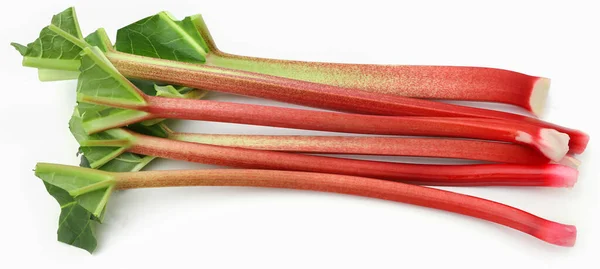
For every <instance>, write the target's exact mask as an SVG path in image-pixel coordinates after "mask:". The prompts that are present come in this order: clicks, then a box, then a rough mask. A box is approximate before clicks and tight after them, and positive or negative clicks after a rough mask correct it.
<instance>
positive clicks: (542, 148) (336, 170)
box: [12, 8, 589, 252]
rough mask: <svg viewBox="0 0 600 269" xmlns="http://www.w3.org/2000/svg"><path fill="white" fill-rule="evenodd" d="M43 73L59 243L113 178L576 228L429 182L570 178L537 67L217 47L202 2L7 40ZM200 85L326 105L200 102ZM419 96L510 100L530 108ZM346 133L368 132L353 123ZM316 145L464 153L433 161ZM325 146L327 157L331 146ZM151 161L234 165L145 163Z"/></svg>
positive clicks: (90, 216) (87, 235)
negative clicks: (357, 200) (62, 156)
mask: <svg viewBox="0 0 600 269" xmlns="http://www.w3.org/2000/svg"><path fill="white" fill-rule="evenodd" d="M12 45H13V46H14V47H15V48H16V49H17V50H18V51H19V52H20V53H21V54H22V56H23V65H24V66H28V67H33V68H37V69H38V74H39V79H40V80H42V81H56V80H69V79H77V80H78V83H77V89H76V92H77V105H76V107H75V109H74V112H73V116H72V118H71V120H70V124H69V125H70V126H69V127H70V130H71V132H72V134H73V136H74V137H75V139H76V140H77V142H78V143H79V145H80V148H79V152H80V153H81V154H82V162H81V164H80V166H79V167H78V166H66V165H59V164H50V163H38V164H37V166H36V168H35V175H36V176H37V177H39V178H41V179H42V181H43V183H44V185H45V187H46V189H47V191H48V192H49V193H50V194H51V195H52V196H53V197H54V198H56V200H57V201H58V203H59V204H60V207H61V214H60V220H59V226H58V240H59V241H61V242H65V243H67V244H71V245H73V246H76V247H80V248H83V249H86V250H87V251H89V252H92V251H93V250H94V249H95V248H96V237H95V234H94V224H95V223H101V222H102V220H103V217H104V215H105V212H106V206H107V202H108V199H109V197H110V195H111V193H112V192H113V191H117V190H124V189H131V188H149V187H171V186H249V187H266V188H287V189H299V190H311V191H321V192H333V193H341V194H350V195H358V196H365V197H372V198H377V199H385V200H391V201H397V202H402V203H408V204H414V205H419V206H424V207H429V208H435V209H439V210H445V211H450V212H455V213H458V214H463V215H467V216H471V217H475V218H479V219H482V220H487V221H490V222H495V223H497V224H500V225H504V226H507V227H510V228H513V229H516V230H519V231H521V232H523V233H527V234H529V235H532V236H533V237H536V238H538V239H541V240H543V241H546V242H548V243H551V244H555V245H559V246H573V245H574V243H575V238H576V229H575V227H574V226H572V225H566V224H561V223H557V222H553V221H550V220H546V219H543V218H541V217H538V216H535V215H533V214H530V213H527V212H525V211H522V210H519V209H516V208H514V207H510V206H508V205H504V204H501V203H497V202H494V201H490V200H486V199H482V198H478V197H473V196H468V195H463V194H459V193H454V192H450V191H445V190H440V189H436V188H432V187H429V186H514V187H521V188H522V187H558V188H562V187H572V186H573V185H574V183H575V182H576V179H577V175H578V172H577V166H578V165H579V161H578V160H577V159H576V158H575V155H576V154H580V153H582V152H583V151H584V150H585V148H586V145H587V143H588V140H589V137H588V136H587V135H586V134H585V133H583V132H581V131H578V130H574V129H569V128H566V127H562V126H558V125H555V124H552V123H548V122H545V121H542V120H540V119H538V118H537V117H536V116H538V115H540V113H541V112H542V110H543V108H544V103H545V99H546V96H547V93H548V89H549V87H550V82H549V80H548V79H546V78H542V77H534V76H529V75H525V74H521V73H517V72H513V71H507V70H501V69H494V68H482V67H457V66H401V65H367V64H335V63H315V62H301V61H286V60H273V59H263V58H253V57H245V56H237V55H232V54H228V53H224V52H222V51H219V50H218V49H217V47H216V46H215V43H214V41H213V39H212V38H211V36H210V33H209V32H208V28H207V27H206V24H205V23H204V21H203V19H202V17H201V16H200V15H194V16H190V17H186V18H184V19H183V20H181V21H178V20H175V19H174V18H173V17H172V16H170V15H169V14H168V13H166V12H161V13H158V14H156V15H153V16H150V17H147V18H144V19H141V20H139V21H137V22H134V23H132V24H130V25H127V26H125V27H123V28H121V29H119V30H118V32H117V37H116V41H115V42H114V43H112V42H111V40H110V39H109V37H108V36H107V34H106V32H105V31H104V30H103V29H98V30H96V31H95V32H93V33H91V34H89V35H88V36H86V37H84V36H83V35H82V32H81V30H80V27H79V24H78V21H77V16H76V15H75V11H74V9H73V8H69V9H67V10H65V11H63V12H61V13H59V14H57V15H55V16H54V17H53V18H52V22H51V24H50V25H48V26H47V27H45V28H43V29H42V31H41V33H40V35H39V38H38V39H36V40H35V41H34V42H32V43H30V44H28V45H27V46H25V45H20V44H16V43H13V44H12ZM206 91H218V92H224V93H231V94H236V95H245V96H252V97H259V98H265V99H271V100H276V101H281V102H286V103H292V104H298V105H304V106H309V107H315V108H321V109H323V110H308V109H293V108H287V107H275V106H263V105H250V104H241V103H230V102H220V101H210V100H202V97H203V96H204V94H205V93H206ZM429 99H446V100H469V101H486V102H498V103H506V104H512V105H516V106H520V107H522V108H524V109H526V110H528V111H529V112H531V114H532V116H531V117H528V116H522V115H517V114H511V113H507V112H501V111H495V110H487V109H481V108H474V107H466V106H460V105H454V104H448V103H443V102H436V101H430V100H429ZM165 119H179V120H196V121H215V122H225V123H235V124H250V125H261V126H272V127H280V128H293V129H303V130H317V131H328V132H336V133H338V134H336V135H333V136H300V135H294V136H290V135H288V136H276V135H243V134H240V135H235V134H196V133H179V132H176V131H173V130H171V129H170V128H169V127H168V126H167V123H168V122H165V121H164V120H165ZM343 133H355V134H368V135H370V136H365V135H363V136H349V135H344V134H343ZM315 153H327V154H358V155H361V154H362V155H381V156H419V157H436V158H452V159H468V160H473V161H475V162H474V163H473V164H462V165H461V164H445V165H432V164H420V163H397V162H381V161H366V160H357V159H348V158H342V157H324V156H318V155H314V154H315ZM333 156H335V155H333ZM155 158H169V159H176V160H182V161H188V162H198V163H204V164H214V165H222V166H227V167H233V168H240V169H204V170H181V171H174V170H167V171H140V170H142V169H143V168H144V166H146V165H147V164H148V163H149V162H151V161H152V160H153V159H155Z"/></svg>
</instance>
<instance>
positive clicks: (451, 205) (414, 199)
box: [116, 169, 577, 246]
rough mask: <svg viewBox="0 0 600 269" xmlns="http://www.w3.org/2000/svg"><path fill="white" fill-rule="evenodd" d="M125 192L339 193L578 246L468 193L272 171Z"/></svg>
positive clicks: (176, 180)
mask: <svg viewBox="0 0 600 269" xmlns="http://www.w3.org/2000/svg"><path fill="white" fill-rule="evenodd" d="M116 186H117V188H119V189H132V188H149V187H170V186H245V187H264V188H283V189H297V190H311V191H321V192H333V193H341V194H349V195H357V196H364V197H371V198H377V199H383V200H389V201H395V202H401V203H407V204H413V205H418V206H423V207H429V208H434V209H439V210H444V211H449V212H454V213H458V214H462V215H467V216H471V217H475V218H479V219H483V220H487V221H491V222H494V223H498V224H500V225H504V226H508V227H510V228H513V229H516V230H519V231H521V232H524V233H527V234H530V235H532V236H534V237H537V238H539V239H541V240H543V241H546V242H548V243H551V244H555V245H559V246H573V245H574V244H575V239H576V235H577V229H576V228H575V226H572V225H565V224H560V223H556V222H553V221H549V220H546V219H543V218H540V217H538V216H535V215H532V214H530V213H527V212H525V211H523V210H519V209H517V208H514V207H510V206H507V205H504V204H501V203H497V202H493V201H490V200H486V199H481V198H477V197H473V196H468V195H464V194H459V193H454V192H449V191H444V190H438V189H434V188H427V187H422V186H415V185H410V184H402V183H398V182H389V181H384V180H376V179H370V178H363V177H353V176H343V175H333V174H319V173H306V172H290V171H269V170H243V169H242V170H238V169H236V170H230V169H229V170H227V169H219V170H183V171H145V172H135V173H123V174H118V179H117V181H116Z"/></svg>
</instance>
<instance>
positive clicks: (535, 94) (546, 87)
mask: <svg viewBox="0 0 600 269" xmlns="http://www.w3.org/2000/svg"><path fill="white" fill-rule="evenodd" d="M549 91H550V79H548V78H539V79H538V80H537V81H536V82H535V83H534V84H533V89H532V90H531V96H530V97H529V106H530V108H531V112H532V113H533V114H534V115H536V116H538V117H539V116H541V115H542V114H543V113H544V108H545V107H546V100H547V99H548V92H549Z"/></svg>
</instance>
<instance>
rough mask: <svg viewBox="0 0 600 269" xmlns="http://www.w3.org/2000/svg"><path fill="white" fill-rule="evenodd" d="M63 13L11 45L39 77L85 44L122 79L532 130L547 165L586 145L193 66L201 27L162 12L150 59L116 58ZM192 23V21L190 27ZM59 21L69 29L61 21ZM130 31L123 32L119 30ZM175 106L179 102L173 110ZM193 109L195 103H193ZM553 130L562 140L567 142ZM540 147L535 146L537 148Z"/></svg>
mask: <svg viewBox="0 0 600 269" xmlns="http://www.w3.org/2000/svg"><path fill="white" fill-rule="evenodd" d="M65 12H67V14H62V13H61V14H59V15H57V16H58V18H60V19H56V21H61V24H60V25H58V24H56V23H55V24H51V25H49V26H48V27H47V28H44V30H42V34H41V36H42V37H44V38H40V39H38V40H36V42H33V43H31V44H30V45H29V46H27V47H25V46H21V45H17V44H15V47H17V48H18V49H19V51H20V52H21V53H22V54H23V55H24V61H23V62H24V65H26V66H32V67H37V68H39V69H40V70H41V71H40V74H47V70H48V69H52V70H62V71H64V72H69V74H71V75H73V74H76V73H77V72H78V70H79V67H80V64H81V60H80V57H81V56H80V54H81V52H82V51H83V50H85V49H86V48H89V47H90V44H89V43H93V44H94V45H96V46H98V47H99V48H100V49H101V50H103V51H104V55H103V56H102V58H103V61H107V62H110V64H111V65H112V67H111V68H115V69H116V70H118V72H120V73H121V74H123V75H125V76H126V77H128V78H134V79H144V80H152V81H160V82H165V83H172V84H175V85H183V86H188V87H192V88H199V89H207V90H216V91H222V92H228V93H234V94H241V95H249V96H255V97H261V98H267V99H273V100H278V101H283V102H289V103H296V104H301V105H307V106H313V107H319V108H326V109H333V110H340V111H347V112H355V113H362V114H372V115H393V116H402V115H404V116H406V115H409V116H428V117H470V118H483V119H485V118H488V119H497V120H501V121H504V122H505V124H514V125H515V126H516V125H521V126H529V125H531V126H537V127H540V128H539V130H538V132H537V133H533V134H523V135H522V136H520V137H519V138H518V139H519V140H520V142H524V143H532V142H533V143H535V141H538V140H544V143H546V144H551V145H549V146H550V147H551V148H559V147H561V150H560V151H559V152H558V153H557V152H546V153H547V154H546V155H549V156H550V155H552V156H551V158H552V159H554V160H558V159H560V158H558V157H557V156H560V155H563V154H562V151H564V150H565V148H566V146H564V145H563V144H565V143H566V142H567V141H568V144H569V148H568V150H569V151H570V153H581V152H583V150H584V149H585V147H586V145H587V142H588V140H589V137H588V136H587V135H586V134H585V133H582V132H580V131H578V130H573V129H568V128H565V127H561V126H557V125H554V124H551V123H547V122H543V121H540V120H538V119H535V118H530V117H525V116H521V115H516V114H511V113H505V112H499V111H493V110H486V109H478V108H471V107H465V106H458V105H451V104H445V103H439V102H433V101H427V100H420V99H414V98H407V97H402V96H395V95H389V94H381V93H372V92H366V91H363V90H360V89H353V88H343V87H338V86H331V85H326V84H317V83H312V82H307V81H302V80H294V79H286V78H282V77H276V76H270V75H264V74H258V73H250V72H245V71H238V70H233V69H226V68H220V67H213V66H210V65H207V64H204V63H200V62H204V61H206V59H207V58H206V55H207V51H208V45H207V43H206V41H205V40H204V38H202V34H201V33H200V32H198V30H197V29H198V28H200V29H201V28H202V27H199V26H198V25H197V24H194V21H195V20H194V19H193V18H191V17H188V18H186V19H184V20H182V21H173V20H168V19H169V18H170V17H168V16H165V15H164V14H163V13H161V14H163V15H161V14H159V15H156V16H153V17H150V18H148V19H147V21H144V25H146V27H145V28H144V29H146V30H145V32H144V33H146V34H148V35H149V34H150V33H152V32H153V31H154V30H153V29H155V28H156V27H160V29H162V30H163V31H161V34H160V35H158V34H156V35H153V36H154V37H155V38H158V39H157V40H156V41H155V42H153V41H152V40H150V41H147V42H151V44H150V45H151V46H152V47H154V48H155V53H154V54H152V53H150V52H149V49H147V48H145V47H147V46H148V44H146V45H144V42H142V41H139V42H138V40H135V41H136V42H137V43H136V44H138V43H139V44H138V45H136V47H135V49H132V53H137V54H142V55H134V54H130V53H123V52H118V51H115V50H113V49H112V44H111V43H110V41H109V40H108V38H107V37H106V35H105V33H104V31H102V30H99V31H97V32H96V33H95V34H93V35H91V37H89V38H86V39H85V40H84V39H83V38H82V37H81V33H80V31H79V27H78V24H77V21H76V16H75V15H74V11H73V10H67V11H65ZM55 18H56V17H55ZM198 18H199V17H196V21H197V20H198ZM65 20H66V21H70V23H64V21H65ZM135 25H136V24H133V25H132V26H128V27H125V28H123V29H121V30H120V32H122V31H126V30H127V29H129V28H130V27H134V26H135ZM121 36H122V35H121ZM50 38H51V39H50ZM121 40H122V38H121ZM44 41H47V42H50V41H51V42H53V44H48V46H47V47H49V48H53V49H54V50H55V51H54V52H47V53H46V52H45V51H43V50H41V48H42V47H45V46H42V45H41V44H42V43H44ZM130 41H131V40H130ZM122 43H123V42H122V41H119V39H118V40H117V45H116V47H117V49H119V48H120V47H121V50H127V49H126V48H122V47H123V45H119V44H122ZM53 45H55V46H53ZM167 45H168V46H167ZM165 46H166V47H165ZM173 46H175V47H173ZM64 51H68V53H63V52H64ZM74 52H76V53H74ZM56 57H60V58H56ZM153 57H159V58H160V59H159V58H153ZM191 62H193V63H191ZM54 73H56V71H55V72H54ZM149 102H151V100H149ZM182 103H183V101H181V103H178V104H182ZM159 104H164V105H165V106H167V105H169V102H167V101H162V102H157V107H158V105H159ZM195 104H196V105H200V104H199V103H195ZM180 107H182V105H180ZM471 121H472V122H473V121H476V119H471ZM523 128H529V127H523ZM555 130H556V131H555ZM559 132H560V133H566V134H568V137H566V136H564V135H562V134H560V133H559ZM545 146H546V145H543V147H545Z"/></svg>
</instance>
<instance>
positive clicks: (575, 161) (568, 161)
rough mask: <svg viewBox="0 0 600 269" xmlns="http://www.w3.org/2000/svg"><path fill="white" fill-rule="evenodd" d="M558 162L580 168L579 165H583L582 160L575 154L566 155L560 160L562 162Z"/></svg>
mask: <svg viewBox="0 0 600 269" xmlns="http://www.w3.org/2000/svg"><path fill="white" fill-rule="evenodd" d="M557 163H558V164H562V165H564V166H568V167H571V168H574V169H579V166H580V165H581V161H580V160H578V159H576V158H575V157H573V156H568V155H567V156H565V157H564V158H563V159H562V160H560V162H557Z"/></svg>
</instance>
